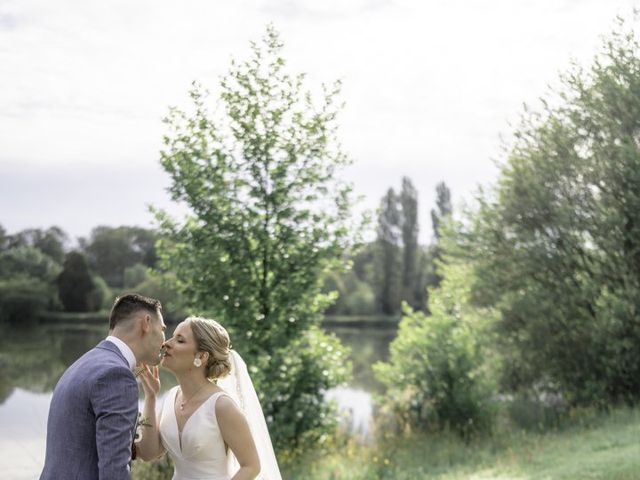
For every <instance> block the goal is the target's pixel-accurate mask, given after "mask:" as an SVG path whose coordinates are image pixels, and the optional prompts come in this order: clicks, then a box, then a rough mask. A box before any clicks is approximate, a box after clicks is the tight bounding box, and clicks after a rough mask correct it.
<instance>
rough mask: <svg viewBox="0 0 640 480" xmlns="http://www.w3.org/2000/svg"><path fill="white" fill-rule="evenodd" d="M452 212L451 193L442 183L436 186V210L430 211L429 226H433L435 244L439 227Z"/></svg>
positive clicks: (438, 234) (438, 236)
mask: <svg viewBox="0 0 640 480" xmlns="http://www.w3.org/2000/svg"><path fill="white" fill-rule="evenodd" d="M452 212H453V207H452V206H451V191H450V190H449V187H447V184H446V183H444V182H440V183H438V185H436V208H434V209H431V224H432V226H433V237H434V238H435V240H436V242H437V241H438V240H439V239H440V227H441V225H442V221H443V220H444V219H445V218H446V217H447V216H449V215H451V213H452Z"/></svg>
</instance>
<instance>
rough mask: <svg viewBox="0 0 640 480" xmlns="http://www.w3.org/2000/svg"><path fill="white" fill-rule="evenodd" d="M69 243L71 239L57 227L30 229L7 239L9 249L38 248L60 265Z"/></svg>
mask: <svg viewBox="0 0 640 480" xmlns="http://www.w3.org/2000/svg"><path fill="white" fill-rule="evenodd" d="M68 241H69V237H68V235H67V234H66V233H65V232H64V230H62V229H61V228H60V227H55V226H54V227H49V228H48V229H46V230H41V229H39V228H28V229H26V230H22V231H20V232H18V233H16V234H13V235H9V236H7V237H6V243H7V248H15V247H33V248H37V249H38V250H40V251H41V252H42V253H44V254H45V255H47V256H49V257H50V258H51V259H52V260H54V261H55V262H56V263H59V264H61V263H62V262H63V260H64V252H65V245H66V244H67V242H68Z"/></svg>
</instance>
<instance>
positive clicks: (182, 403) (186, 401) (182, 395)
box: [180, 383, 207, 411]
mask: <svg viewBox="0 0 640 480" xmlns="http://www.w3.org/2000/svg"><path fill="white" fill-rule="evenodd" d="M206 386H207V384H206V383H204V384H203V385H202V386H201V387H200V388H199V389H198V390H196V392H195V393H194V394H193V395H191V396H190V397H189V398H187V399H186V400H184V392H183V391H182V388H181V389H180V396H181V397H182V400H184V401H183V402H180V411H182V410H184V406H185V405H186V404H187V403H189V402H190V401H191V399H192V398H193V397H195V396H196V395H197V394H198V393H199V392H200V390H202V389H203V388H204V387H206Z"/></svg>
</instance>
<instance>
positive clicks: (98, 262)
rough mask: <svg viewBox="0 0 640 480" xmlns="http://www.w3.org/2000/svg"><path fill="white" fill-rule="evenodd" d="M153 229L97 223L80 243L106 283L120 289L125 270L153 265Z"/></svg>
mask: <svg viewBox="0 0 640 480" xmlns="http://www.w3.org/2000/svg"><path fill="white" fill-rule="evenodd" d="M156 235H157V234H156V232H154V231H152V230H148V229H144V228H140V227H128V226H120V227H107V226H99V227H96V228H94V229H93V230H92V232H91V237H90V238H89V239H88V240H82V242H81V246H82V247H83V251H84V253H85V254H86V255H87V259H88V262H89V265H90V267H91V269H92V270H93V271H95V272H96V273H98V275H100V276H101V277H102V278H104V279H105V281H106V282H107V284H108V285H110V286H112V287H118V288H122V287H123V286H124V283H125V278H124V277H125V270H126V269H127V268H128V267H133V266H134V265H136V264H138V263H139V264H142V265H145V266H147V267H151V268H153V267H155V265H156V261H157V257H156V251H155V241H156Z"/></svg>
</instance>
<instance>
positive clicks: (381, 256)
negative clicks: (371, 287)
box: [376, 188, 402, 315]
mask: <svg viewBox="0 0 640 480" xmlns="http://www.w3.org/2000/svg"><path fill="white" fill-rule="evenodd" d="M400 215H401V211H400V209H399V208H398V197H397V195H396V193H395V192H394V190H393V188H390V189H389V190H388V191H387V194H386V195H385V196H384V197H383V198H382V202H381V204H380V213H379V215H378V229H377V239H376V243H377V249H376V294H377V295H376V297H377V299H378V302H379V307H378V308H379V309H380V311H381V312H382V313H384V314H386V315H395V314H396V313H398V312H399V311H400V285H401V284H400V281H401V276H400V275H401V271H402V258H401V256H400V255H401V232H400V221H401V218H400Z"/></svg>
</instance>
